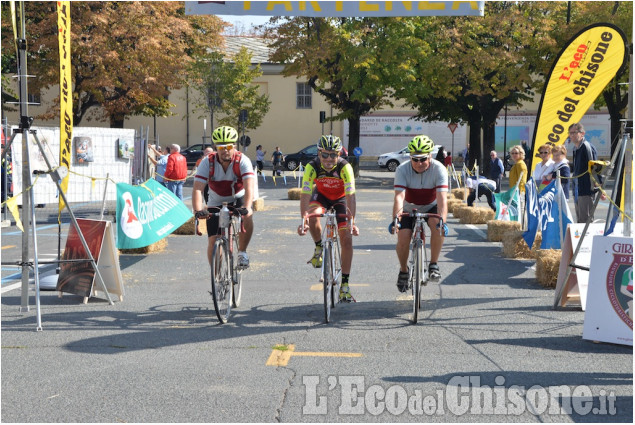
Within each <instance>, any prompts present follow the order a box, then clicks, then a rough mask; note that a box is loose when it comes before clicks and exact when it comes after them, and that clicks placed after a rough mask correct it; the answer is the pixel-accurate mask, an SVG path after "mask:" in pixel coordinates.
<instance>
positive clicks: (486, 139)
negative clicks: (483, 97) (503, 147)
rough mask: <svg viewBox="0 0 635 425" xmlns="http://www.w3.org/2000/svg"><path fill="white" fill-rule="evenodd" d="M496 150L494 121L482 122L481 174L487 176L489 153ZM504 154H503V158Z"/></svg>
mask: <svg viewBox="0 0 635 425" xmlns="http://www.w3.org/2000/svg"><path fill="white" fill-rule="evenodd" d="M495 149H496V119H494V121H493V122H491V121H489V122H483V173H482V174H485V175H488V176H489V172H490V168H491V165H492V161H491V158H490V156H489V153H490V152H491V151H493V150H495ZM504 155H505V154H504V153H503V158H504V157H505V156H504Z"/></svg>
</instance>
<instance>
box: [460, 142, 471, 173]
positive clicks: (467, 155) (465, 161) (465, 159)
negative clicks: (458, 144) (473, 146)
mask: <svg viewBox="0 0 635 425" xmlns="http://www.w3.org/2000/svg"><path fill="white" fill-rule="evenodd" d="M461 156H462V157H463V165H465V167H466V168H467V167H469V165H468V162H469V161H470V144H469V143H468V144H467V145H466V146H465V149H463V152H462V153H461Z"/></svg>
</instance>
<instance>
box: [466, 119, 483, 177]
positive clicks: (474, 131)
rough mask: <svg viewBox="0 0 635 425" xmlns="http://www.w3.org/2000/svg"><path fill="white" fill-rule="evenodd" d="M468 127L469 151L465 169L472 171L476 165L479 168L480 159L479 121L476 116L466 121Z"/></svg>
mask: <svg viewBox="0 0 635 425" xmlns="http://www.w3.org/2000/svg"><path fill="white" fill-rule="evenodd" d="M468 126H469V127H470V137H469V141H470V142H469V143H470V149H469V153H468V156H469V158H470V161H469V163H468V165H467V168H468V169H470V170H472V169H473V168H474V165H478V166H479V169H480V168H481V163H480V161H479V158H480V157H481V120H480V118H479V117H478V116H477V115H474V116H471V117H470V119H469V121H468Z"/></svg>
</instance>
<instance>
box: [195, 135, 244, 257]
mask: <svg viewBox="0 0 635 425" xmlns="http://www.w3.org/2000/svg"><path fill="white" fill-rule="evenodd" d="M237 141H238V132H237V131H236V129H234V128H232V127H228V126H223V127H218V128H217V129H216V130H214V132H213V133H212V142H214V144H215V145H216V149H217V151H218V152H212V153H211V154H209V156H207V157H206V158H204V159H203V160H202V161H201V163H200V164H199V166H198V168H197V169H196V172H195V174H194V188H193V191H192V207H193V208H194V211H196V212H197V215H199V213H202V214H200V215H203V214H204V213H206V212H208V211H217V210H218V209H219V208H220V207H221V206H222V204H223V202H227V203H228V204H229V205H232V206H234V207H236V208H241V207H242V208H245V209H247V214H246V215H245V216H244V217H243V224H244V227H245V231H244V232H241V233H240V235H239V237H238V267H241V268H247V267H249V256H248V255H247V246H248V245H249V241H250V240H251V235H252V234H253V230H254V224H253V219H252V215H253V210H252V203H253V193H254V169H253V167H252V165H251V160H250V159H249V158H247V156H245V155H243V154H242V153H240V152H238V151H237V150H236V149H235V146H236V143H237ZM205 186H208V187H209V195H208V201H207V208H205V204H204V203H203V191H204V190H205ZM218 218H219V217H218V216H214V215H212V216H210V217H209V219H208V220H207V235H208V245H207V258H208V260H209V262H210V264H211V263H212V249H213V247H214V242H215V241H216V236H217V235H218Z"/></svg>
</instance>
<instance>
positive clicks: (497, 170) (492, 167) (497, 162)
mask: <svg viewBox="0 0 635 425" xmlns="http://www.w3.org/2000/svg"><path fill="white" fill-rule="evenodd" d="M489 158H490V163H489V178H490V179H491V180H493V181H494V183H495V185H496V187H495V188H494V193H500V191H501V181H502V180H503V176H504V175H505V167H504V166H503V161H501V159H500V158H499V157H498V154H497V153H496V151H491V152H490V153H489Z"/></svg>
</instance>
